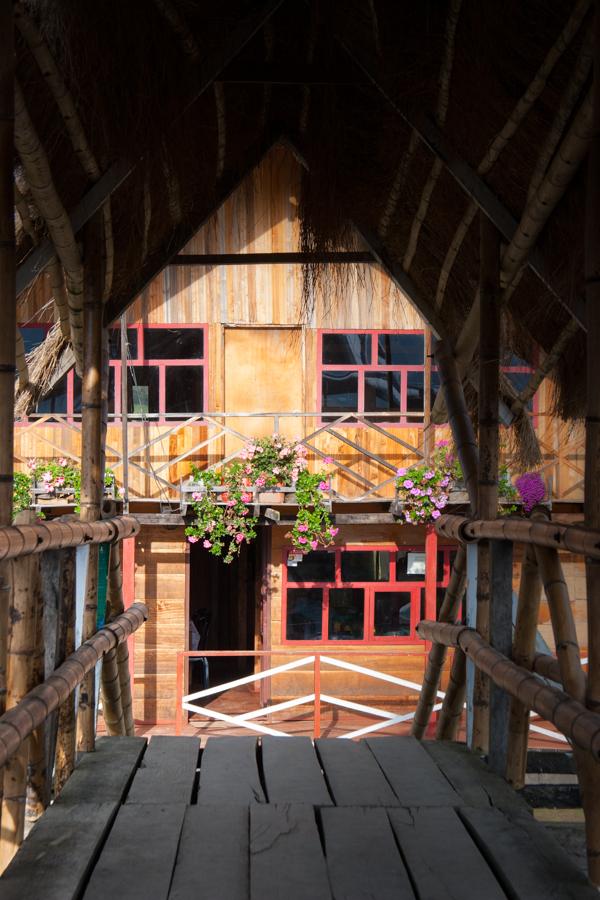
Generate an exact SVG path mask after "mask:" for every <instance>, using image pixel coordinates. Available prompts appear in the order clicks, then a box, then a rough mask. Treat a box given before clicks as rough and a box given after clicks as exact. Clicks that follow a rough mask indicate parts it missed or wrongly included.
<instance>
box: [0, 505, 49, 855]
mask: <svg viewBox="0 0 600 900" xmlns="http://www.w3.org/2000/svg"><path fill="white" fill-rule="evenodd" d="M21 515H23V516H28V515H33V513H27V512H26V513H22V514H21ZM40 561H41V557H40V556H38V555H35V556H24V557H22V558H20V559H16V560H14V561H13V562H12V563H11V564H10V565H11V568H12V583H13V599H12V605H11V608H10V618H11V623H12V626H11V631H10V639H9V644H8V665H7V675H8V677H7V687H8V690H7V697H6V706H7V709H8V710H10V709H12V708H13V707H15V706H17V704H18V703H19V702H20V701H21V700H22V699H23V698H24V697H25V695H26V694H27V693H28V692H29V691H30V690H32V688H34V687H36V682H35V681H34V660H35V655H36V637H37V632H38V623H37V618H38V612H39V597H40V594H41V579H40ZM30 745H31V738H30V739H29V740H27V741H25V742H23V743H22V744H21V746H20V747H19V749H18V751H17V752H16V754H15V755H14V756H13V757H12V758H11V759H10V760H9V761H8V763H7V765H6V767H5V769H4V772H3V775H4V799H3V803H2V833H1V836H0V871H4V869H5V868H6V866H7V865H8V864H9V862H10V861H11V859H12V858H13V856H14V855H15V853H16V852H17V850H18V849H19V846H20V845H21V843H22V841H23V837H24V829H25V802H26V792H27V768H28V763H29V751H30Z"/></svg>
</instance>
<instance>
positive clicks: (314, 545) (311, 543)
mask: <svg viewBox="0 0 600 900" xmlns="http://www.w3.org/2000/svg"><path fill="white" fill-rule="evenodd" d="M310 546H311V547H312V549H313V550H316V549H317V547H318V546H319V542H318V541H311V542H310Z"/></svg>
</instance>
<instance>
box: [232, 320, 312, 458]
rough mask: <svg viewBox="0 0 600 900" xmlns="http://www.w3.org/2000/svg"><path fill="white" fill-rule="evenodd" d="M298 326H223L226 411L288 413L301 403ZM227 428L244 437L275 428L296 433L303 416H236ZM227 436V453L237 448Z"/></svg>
mask: <svg viewBox="0 0 600 900" xmlns="http://www.w3.org/2000/svg"><path fill="white" fill-rule="evenodd" d="M303 356H304V353H303V345H302V331H301V329H300V328H227V329H226V330H225V409H226V411H227V412H240V413H242V412H246V413H250V412H254V413H291V412H300V411H302V410H303V408H304V364H303ZM227 424H228V425H229V427H230V428H232V429H234V430H235V431H237V432H240V433H241V434H242V435H245V436H246V437H248V438H256V437H264V436H268V435H272V434H273V433H274V432H276V431H277V432H278V433H279V434H283V435H285V436H286V437H289V438H294V437H296V436H299V435H301V434H302V433H303V430H304V429H303V419H302V418H299V417H296V418H294V417H292V416H283V417H281V418H280V419H279V423H277V422H276V421H274V418H273V416H272V415H271V416H269V415H264V416H256V417H251V418H250V417H242V416H240V417H238V416H236V417H234V418H230V419H228V420H227ZM241 444H242V442H241V440H240V439H238V438H235V437H233V436H232V435H228V437H227V440H226V453H227V455H229V454H231V453H233V452H234V451H235V450H236V449H239V448H240V447H241Z"/></svg>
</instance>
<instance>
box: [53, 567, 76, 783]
mask: <svg viewBox="0 0 600 900" xmlns="http://www.w3.org/2000/svg"><path fill="white" fill-rule="evenodd" d="M58 613H59V614H58V623H57V627H58V629H59V635H60V636H61V644H60V649H59V652H58V653H57V658H56V665H57V666H58V665H61V664H62V663H63V662H64V661H65V659H66V658H67V657H68V656H70V655H71V653H73V652H74V650H75V553H74V551H73V550H68V551H65V552H64V555H63V560H62V571H61V581H60V598H59V610H58ZM75 752H76V734H75V694H74V693H73V694H71V695H70V696H69V697H68V698H67V699H66V700H65V701H64V703H63V704H62V705H61V706H60V707H59V709H58V725H57V735H56V750H55V754H54V796H55V797H57V796H58V795H59V794H60V792H61V790H62V788H63V785H64V784H65V782H66V780H67V779H68V778H69V776H70V775H71V772H72V771H73V769H74V767H75Z"/></svg>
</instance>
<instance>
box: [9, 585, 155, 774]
mask: <svg viewBox="0 0 600 900" xmlns="http://www.w3.org/2000/svg"><path fill="white" fill-rule="evenodd" d="M147 618H148V609H147V607H146V606H144V604H143V603H134V604H132V605H131V606H130V607H129V609H127V610H126V611H125V612H124V613H123V614H122V615H120V616H119V617H118V618H117V619H115V621H114V622H110V623H109V624H108V625H105V626H104V628H100V629H99V630H98V631H97V632H96V633H95V634H94V635H92V637H91V638H89V639H88V640H87V641H85V642H84V643H83V644H82V645H81V646H80V647H78V648H77V650H75V652H74V653H72V654H71V655H70V656H69V657H68V659H66V660H65V662H64V663H63V664H62V665H61V666H59V667H58V669H56V671H55V672H53V674H52V675H50V677H49V678H47V679H46V680H45V681H44V683H43V684H40V685H38V686H37V687H36V688H34V689H33V690H32V691H29V693H28V694H27V696H26V697H24V698H23V700H22V701H21V702H20V703H19V705H18V706H16V707H15V708H14V709H11V710H9V711H8V712H6V713H5V714H4V715H3V716H2V717H1V718H0V767H1V766H3V765H5V763H6V761H7V759H10V757H11V756H14V754H15V753H16V752H17V750H18V749H19V747H20V746H21V744H22V743H23V741H25V740H26V739H27V738H28V737H29V735H30V734H31V732H32V731H33V730H34V729H35V728H37V727H38V726H39V725H41V723H42V722H44V721H45V720H46V719H47V718H48V716H49V715H50V714H51V713H52V712H54V710H55V709H58V707H59V706H60V705H61V703H64V701H65V700H66V699H67V698H68V697H69V696H70V695H71V694H72V693H73V691H74V690H75V688H76V687H77V686H78V685H79V684H81V682H82V681H83V679H84V678H85V676H86V675H87V673H88V672H90V671H91V670H92V669H93V668H94V666H95V665H96V663H97V662H98V661H99V660H100V659H102V656H103V655H104V654H105V653H106V652H107V651H108V650H110V649H111V648H112V647H114V646H115V645H116V644H117V643H120V642H121V641H125V640H127V638H128V637H129V635H130V634H133V632H134V631H137V629H138V628H140V627H141V626H142V625H143V624H144V622H145V621H146V619H147Z"/></svg>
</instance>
